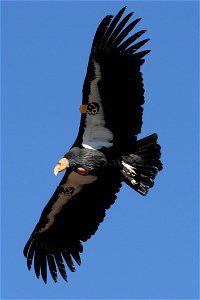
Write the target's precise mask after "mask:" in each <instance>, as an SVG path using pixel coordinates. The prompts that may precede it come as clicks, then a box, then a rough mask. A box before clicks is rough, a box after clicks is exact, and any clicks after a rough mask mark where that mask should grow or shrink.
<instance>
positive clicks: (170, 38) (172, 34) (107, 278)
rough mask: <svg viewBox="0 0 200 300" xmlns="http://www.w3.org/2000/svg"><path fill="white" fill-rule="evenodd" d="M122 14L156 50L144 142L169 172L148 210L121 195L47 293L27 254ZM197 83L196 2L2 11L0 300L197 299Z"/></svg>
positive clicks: (148, 76)
mask: <svg viewBox="0 0 200 300" xmlns="http://www.w3.org/2000/svg"><path fill="white" fill-rule="evenodd" d="M124 5H127V12H131V11H134V12H135V15H134V16H135V18H138V17H142V21H141V22H140V24H138V26H137V30H140V29H147V30H148V32H147V33H146V34H145V38H150V39H151V41H150V42H149V43H148V46H146V48H148V49H151V50H152V52H151V53H150V54H149V55H148V56H147V57H146V62H145V65H143V67H142V71H143V75H144V84H145V99H146V103H145V106H144V109H145V112H144V119H143V121H144V123H143V130H142V134H141V135H140V136H141V137H144V136H146V135H148V134H151V133H153V132H157V133H158V134H159V142H160V144H161V145H162V153H163V155H162V160H163V163H164V170H163V171H162V172H161V173H160V174H159V175H158V176H157V178H156V184H155V187H154V189H153V190H151V191H150V193H149V194H148V196H147V197H146V198H144V197H142V196H140V195H137V193H136V192H134V191H133V190H131V189H130V188H129V187H127V186H125V185H124V186H123V188H122V189H121V191H120V193H119V194H118V200H117V201H116V203H115V205H114V206H113V207H112V208H111V209H110V210H109V211H108V213H107V217H106V219H105V221H104V223H103V224H101V226H100V228H99V230H98V232H97V233H96V235H95V236H94V237H93V238H92V239H91V240H89V241H88V242H87V243H85V244H84V252H83V255H82V265H81V267H77V270H76V273H71V274H70V273H69V274H68V279H69V280H68V281H69V283H68V284H66V283H65V282H64V281H62V279H61V278H59V279H60V280H59V282H58V284H54V283H53V281H52V280H51V278H49V280H48V284H47V285H44V284H43V282H42V280H38V279H37V278H36V277H35V274H34V273H33V270H32V271H31V272H28V270H27V268H26V261H25V258H24V257H23V254H22V250H23V247H24V244H25V242H26V241H27V238H28V237H29V235H30V233H31V232H32V230H33V227H34V226H35V224H36V222H37V221H38V218H39V216H40V213H41V211H42V209H43V207H44V206H45V204H46V203H47V201H48V199H49V198H50V196H51V194H52V193H53V191H54V189H55V187H56V185H57V184H58V182H59V181H60V179H61V176H58V178H57V177H55V176H54V174H53V167H54V165H55V163H56V162H57V160H58V159H59V158H60V157H61V156H62V155H63V154H64V153H65V152H66V150H67V149H68V148H69V147H70V146H71V144H72V143H73V141H74V139H75V137H76V134H77V130H78V127H79V118H80V115H79V105H80V103H81V100H82V98H81V97H82V96H81V90H82V83H83V80H84V76H85V72H86V67H87V62H88V56H89V52H90V47H91V42H92V38H93V35H94V33H95V30H96V28H97V26H98V24H99V22H100V21H101V19H102V18H103V17H104V16H105V15H106V14H116V13H117V11H118V10H119V9H120V8H122V7H123V6H124ZM198 83H199V78H198V2H193V1H188V2H186V1H185V2H184V1H177V2H174V1H168V2H165V1H158V2H157V1H153V2H152V1H134V2H133V1H101V2H97V1H88V2H84V1H79V2H77V1H74V2H73V1H72V2H68V1H62V2H46V1H43V2H39V1H38V2H36V1H35V2H29V1H27V2H17V1H14V2H10V1H4V2H2V112H3V113H2V120H3V130H2V134H3V147H2V186H3V189H2V199H3V201H2V256H1V258H2V299H3V298H9V299H50V298H53V299H61V298H65V299H80V298H83V299H90V298H91V299H96V298H98V299H164V298H165V299H169V298H170V299H172V298H173V299H198V169H197V168H198V152H199V150H198V142H197V140H198V131H197V123H198ZM122 100H123V99H122Z"/></svg>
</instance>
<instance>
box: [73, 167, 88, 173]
mask: <svg viewBox="0 0 200 300" xmlns="http://www.w3.org/2000/svg"><path fill="white" fill-rule="evenodd" d="M76 172H77V173H78V174H80V175H85V174H87V173H88V172H89V171H88V170H86V169H85V168H82V167H78V168H77V169H76Z"/></svg>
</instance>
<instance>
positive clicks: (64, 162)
mask: <svg viewBox="0 0 200 300" xmlns="http://www.w3.org/2000/svg"><path fill="white" fill-rule="evenodd" d="M67 168H70V163H69V160H68V159H67V158H66V157H63V158H61V159H60V160H59V162H58V163H57V165H56V166H55V168H54V174H55V175H56V176H57V175H58V173H60V172H62V171H64V170H66V169H67ZM76 172H77V173H79V174H81V175H85V174H87V173H88V172H89V170H87V169H85V168H83V167H77V168H76Z"/></svg>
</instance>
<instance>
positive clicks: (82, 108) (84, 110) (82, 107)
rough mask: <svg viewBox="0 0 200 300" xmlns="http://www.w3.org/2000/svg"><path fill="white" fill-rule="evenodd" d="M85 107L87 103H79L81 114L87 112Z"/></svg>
mask: <svg viewBox="0 0 200 300" xmlns="http://www.w3.org/2000/svg"><path fill="white" fill-rule="evenodd" d="M87 108H88V104H81V106H80V112H81V113H82V114H86V113H87Z"/></svg>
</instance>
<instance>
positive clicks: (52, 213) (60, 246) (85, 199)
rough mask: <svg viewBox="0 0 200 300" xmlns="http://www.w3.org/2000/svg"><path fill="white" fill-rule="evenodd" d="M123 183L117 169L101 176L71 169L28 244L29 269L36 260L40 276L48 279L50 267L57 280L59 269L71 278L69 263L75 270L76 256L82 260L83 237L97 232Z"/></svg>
mask: <svg viewBox="0 0 200 300" xmlns="http://www.w3.org/2000/svg"><path fill="white" fill-rule="evenodd" d="M120 187H121V175H120V173H119V172H117V171H116V170H115V171H111V170H110V171H108V170H107V171H104V172H102V173H101V174H99V175H98V176H96V175H79V174H78V173H75V172H74V171H72V172H71V171H67V172H66V173H65V175H64V177H63V179H62V181H61V182H60V184H59V186H58V187H57V189H56V191H55V193H54V194H53V196H52V198H51V199H50V201H49V203H48V204H47V205H46V207H45V208H44V210H43V212H42V214H41V217H40V220H39V222H38V224H37V225H36V227H35V229H34V231H33V233H32V235H31V236H30V238H29V240H28V242H27V244H26V246H25V248H24V255H25V257H27V265H28V269H29V270H30V268H31V265H32V262H33V261H34V269H35V273H36V276H37V277H38V278H39V277H40V274H41V275H42V278H43V280H44V282H45V283H46V281H47V267H49V270H50V273H51V275H52V278H53V280H54V281H55V282H56V281H57V269H58V270H59V272H60V274H61V276H62V277H63V278H64V280H66V281H67V274H66V270H65V263H66V264H67V266H68V267H69V269H70V270H71V271H75V268H74V264H73V260H72V258H73V259H74V260H75V261H76V262H77V263H78V264H80V263H81V260H80V255H79V253H81V252H82V250H83V248H82V245H81V241H86V240H87V239H89V238H90V237H91V235H93V234H94V233H95V232H96V230H97V228H98V226H99V224H100V223H101V222H102V221H103V219H104V217H105V211H106V209H108V208H109V207H110V206H111V205H112V204H113V203H114V201H115V199H116V193H117V192H118V191H119V189H120Z"/></svg>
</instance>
